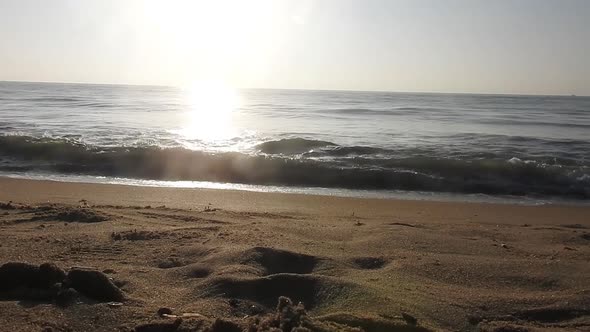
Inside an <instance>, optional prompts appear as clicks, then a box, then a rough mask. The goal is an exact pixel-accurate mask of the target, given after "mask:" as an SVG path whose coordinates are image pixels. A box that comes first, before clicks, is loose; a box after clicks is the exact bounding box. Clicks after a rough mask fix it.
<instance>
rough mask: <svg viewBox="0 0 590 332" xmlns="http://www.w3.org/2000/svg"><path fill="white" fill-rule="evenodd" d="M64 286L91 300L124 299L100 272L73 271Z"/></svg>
mask: <svg viewBox="0 0 590 332" xmlns="http://www.w3.org/2000/svg"><path fill="white" fill-rule="evenodd" d="M65 284H66V286H68V287H71V288H73V289H75V290H77V291H78V292H80V293H81V294H83V295H85V296H87V297H89V298H91V299H95V300H99V301H107V302H109V301H116V302H121V301H123V300H124V299H125V295H124V294H123V292H122V291H121V290H120V289H119V288H118V287H117V286H115V284H114V283H113V282H112V281H111V280H110V279H109V278H108V277H107V276H106V275H105V274H104V273H102V272H100V271H95V270H82V269H73V270H71V271H70V272H69V273H68V276H67V278H66V281H65Z"/></svg>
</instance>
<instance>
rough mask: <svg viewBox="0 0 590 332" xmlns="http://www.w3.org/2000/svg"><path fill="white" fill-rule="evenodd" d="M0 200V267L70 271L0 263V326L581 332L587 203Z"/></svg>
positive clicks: (19, 190)
mask: <svg viewBox="0 0 590 332" xmlns="http://www.w3.org/2000/svg"><path fill="white" fill-rule="evenodd" d="M0 202H1V205H0V228H1V231H0V263H1V264H5V263H8V262H24V263H30V264H32V265H30V266H33V267H35V268H37V266H38V265H40V264H43V263H53V264H54V265H52V266H56V267H57V268H59V269H61V270H63V272H64V273H68V276H67V278H66V279H64V280H65V281H63V280H61V279H63V276H62V277H61V279H60V278H58V279H57V281H59V282H62V281H63V282H62V284H61V286H59V287H61V288H60V289H59V290H55V289H54V288H52V287H55V285H51V286H50V287H49V286H47V287H46V288H47V289H42V290H43V291H44V292H41V293H42V294H39V293H40V292H38V291H37V290H38V289H37V288H40V287H37V286H35V287H32V286H31V285H26V284H23V282H21V281H19V280H16V281H15V280H14V279H15V278H13V277H14V276H13V275H11V274H10V271H9V269H7V268H4V269H3V270H2V269H0V282H1V283H2V284H1V285H0V296H1V298H2V301H0V312H2V315H0V330H3V331H42V330H43V331H133V330H136V331H239V330H249V331H257V330H260V331H262V330H269V331H270V330H272V329H275V330H276V331H280V330H281V329H282V330H291V329H292V328H294V327H297V326H299V327H298V328H299V330H300V331H305V329H308V330H315V331H427V330H433V331H438V330H444V331H447V330H448V331H556V330H564V331H584V330H590V278H588V275H590V264H589V260H590V207H588V206H575V205H571V206H567V205H542V206H524V205H510V204H488V203H458V202H433V201H405V200H380V199H359V198H342V197H327V196H312V195H294V194H274V193H273V194H270V193H256V192H245V191H229V190H203V189H172V188H149V187H132V186H119V185H101V184H82V183H61V182H50V181H34V180H19V179H9V178H1V179H0ZM27 266H29V265H27ZM37 269H38V268H37ZM42 270H43V269H41V271H42ZM35 271H37V270H35ZM72 271H78V272H80V271H99V272H96V273H98V274H99V276H98V279H99V280H102V279H100V278H101V277H102V276H106V277H107V278H106V279H105V280H106V282H107V283H108V285H107V286H109V287H110V286H113V287H115V288H116V289H115V290H114V292H115V293H114V294H115V295H116V294H120V295H121V298H117V296H114V297H112V298H111V297H109V296H103V298H101V295H104V294H106V293H103V294H93V293H92V287H90V286H88V285H86V284H84V282H85V281H84V280H85V279H84V280H82V279H76V274H75V273H73V272H72ZM80 273H82V272H80ZM58 275H61V274H58ZM17 279H18V278H17ZM76 280H82V281H80V282H78V283H77V281H76ZM19 282H20V284H19ZM68 285H70V286H71V288H70V289H68V291H67V292H65V291H64V289H65V288H68ZM85 287H86V288H85ZM27 288H34V289H36V290H35V291H31V289H27ZM88 288H91V289H88ZM95 288H99V286H96V287H95ZM281 296H285V297H288V298H290V299H291V300H292V302H293V304H292V305H291V304H289V303H288V302H285V303H283V304H281V305H279V307H278V309H277V303H279V297H281ZM283 301H287V300H285V299H283ZM299 302H301V305H299V306H298V303H299ZM303 306H304V308H305V313H303ZM162 308H165V309H162ZM277 329H279V330H277ZM295 330H297V329H296V328H295Z"/></svg>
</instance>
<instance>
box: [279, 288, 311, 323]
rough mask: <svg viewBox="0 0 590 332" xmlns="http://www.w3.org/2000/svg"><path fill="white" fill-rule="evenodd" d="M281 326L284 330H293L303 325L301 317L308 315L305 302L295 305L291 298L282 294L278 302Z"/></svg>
mask: <svg viewBox="0 0 590 332" xmlns="http://www.w3.org/2000/svg"><path fill="white" fill-rule="evenodd" d="M277 313H278V317H277V319H278V320H279V328H280V329H281V330H283V331H291V330H292V329H293V328H295V327H298V326H300V325H301V318H302V317H303V316H305V315H306V312H305V307H304V306H303V303H301V302H299V304H297V306H294V305H293V302H292V301H291V299H290V298H288V297H285V296H281V297H279V303H278V304H277Z"/></svg>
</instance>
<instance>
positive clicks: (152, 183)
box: [0, 173, 590, 207]
mask: <svg viewBox="0 0 590 332" xmlns="http://www.w3.org/2000/svg"><path fill="white" fill-rule="evenodd" d="M1 179H15V180H24V181H48V182H59V183H80V184H98V185H115V186H130V187H142V188H169V189H186V190H222V191H237V192H252V193H265V194H279V195H280V194H287V195H306V196H319V197H340V198H351V199H377V200H399V201H426V202H443V203H444V202H450V203H483V204H504V205H523V206H541V205H558V206H582V207H584V206H587V207H590V201H589V200H582V199H578V200H577V199H565V198H560V197H529V196H501V195H496V196H494V195H487V194H465V193H463V194H461V193H446V192H420V191H389V190H362V189H345V188H323V187H290V186H277V185H253V184H242V183H218V182H208V181H180V180H179V181H168V180H146V179H130V178H110V177H94V176H89V175H76V176H71V175H62V174H51V175H37V174H33V175H27V174H16V173H15V174H10V173H8V174H7V173H4V174H3V173H0V180H1Z"/></svg>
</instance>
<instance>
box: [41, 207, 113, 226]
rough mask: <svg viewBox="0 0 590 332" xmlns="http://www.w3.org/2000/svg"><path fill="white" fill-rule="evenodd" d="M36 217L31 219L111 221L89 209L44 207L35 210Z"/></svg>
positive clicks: (85, 221)
mask: <svg viewBox="0 0 590 332" xmlns="http://www.w3.org/2000/svg"><path fill="white" fill-rule="evenodd" d="M34 211H35V215H34V216H33V217H32V218H31V219H30V220H31V221H36V220H47V221H65V222H82V223H93V222H101V221H106V220H109V217H108V216H107V215H105V214H103V213H101V212H99V211H96V210H94V209H92V208H89V207H71V206H58V205H44V206H39V207H36V208H34Z"/></svg>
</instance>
